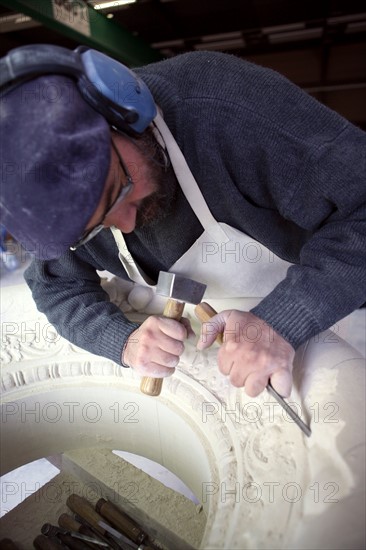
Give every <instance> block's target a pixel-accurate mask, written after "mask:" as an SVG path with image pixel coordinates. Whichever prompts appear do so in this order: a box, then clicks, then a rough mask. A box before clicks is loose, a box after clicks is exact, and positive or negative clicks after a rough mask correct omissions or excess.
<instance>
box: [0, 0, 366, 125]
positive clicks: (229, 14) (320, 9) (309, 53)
mask: <svg viewBox="0 0 366 550" xmlns="http://www.w3.org/2000/svg"><path fill="white" fill-rule="evenodd" d="M0 33H1V40H0V55H4V54H5V53H6V52H7V51H8V50H9V49H11V48H14V47H17V46H21V45H23V44H32V43H53V44H59V45H61V46H65V47H69V48H73V47H76V46H77V45H78V44H81V43H83V44H86V45H89V46H91V47H95V48H97V49H100V50H102V51H104V52H105V53H107V54H109V55H112V56H114V57H116V58H117V59H119V60H121V61H122V62H124V63H126V64H127V65H130V66H137V65H142V64H145V63H148V62H151V61H154V60H158V59H159V58H163V57H171V56H174V55H177V54H180V53H183V52H187V51H194V50H217V51H224V52H229V53H232V54H235V55H237V56H240V57H243V58H245V59H248V60H250V61H254V62H256V63H259V64H261V65H264V66H266V67H271V68H273V69H275V70H277V71H279V72H280V73H282V74H284V75H285V76H287V77H288V78H289V79H290V80H292V81H293V82H295V83H296V84H298V85H299V86H301V87H302V88H304V89H305V90H307V91H308V92H309V93H310V94H312V95H314V96H315V97H316V98H318V99H319V100H320V101H322V102H323V103H325V104H327V105H328V106H330V107H331V108H333V109H334V110H336V111H338V112H339V113H341V114H342V115H343V116H345V117H346V118H348V119H349V120H351V121H352V122H354V123H355V124H357V125H359V126H361V127H362V128H365V129H366V4H365V2H364V1H363V0H323V1H322V0H321V1H319V0H296V1H294V0H225V1H223V0H121V1H118V0H114V1H102V0H87V1H83V0H42V1H40V0H38V1H34V0H0Z"/></svg>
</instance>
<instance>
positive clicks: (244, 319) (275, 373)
mask: <svg viewBox="0 0 366 550" xmlns="http://www.w3.org/2000/svg"><path fill="white" fill-rule="evenodd" d="M220 333H223V344H222V345H221V347H220V349H219V352H218V364H219V370H220V371H221V372H222V373H223V374H225V375H226V376H229V379H230V382H231V383H232V384H233V386H236V387H242V386H245V391H246V393H247V394H248V395H249V396H250V397H256V396H257V395H259V394H260V393H261V392H262V391H263V390H264V389H265V387H266V386H267V384H268V382H269V380H271V384H272V386H273V387H274V389H275V390H276V391H277V392H278V393H279V394H280V395H282V396H283V397H288V396H289V395H290V393H291V386H292V361H293V358H294V355H295V350H294V348H293V347H292V346H291V345H290V344H289V343H288V342H287V341H286V340H284V339H283V338H282V336H280V335H279V334H278V333H277V332H275V331H274V329H273V328H272V327H270V326H269V325H267V323H266V322H265V321H263V320H262V319H259V318H258V317H256V316H255V315H253V314H252V313H248V312H243V311H237V310H227V311H222V312H221V313H218V314H217V315H215V316H214V317H212V318H211V319H210V321H208V322H206V323H203V325H202V330H201V337H200V340H199V342H198V344H197V348H198V349H200V350H202V349H205V348H207V347H209V346H210V345H211V344H212V343H213V342H214V340H215V338H216V336H217V335H218V334H220Z"/></svg>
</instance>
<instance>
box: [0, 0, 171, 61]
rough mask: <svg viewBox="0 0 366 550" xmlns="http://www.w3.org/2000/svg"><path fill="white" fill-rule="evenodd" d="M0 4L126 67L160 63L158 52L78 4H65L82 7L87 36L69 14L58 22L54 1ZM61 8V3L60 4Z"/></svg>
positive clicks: (78, 0)
mask: <svg viewBox="0 0 366 550" xmlns="http://www.w3.org/2000/svg"><path fill="white" fill-rule="evenodd" d="M0 4H2V5H3V6H5V7H6V8H9V9H10V10H12V11H19V12H20V13H23V14H25V15H28V16H29V17H32V19H36V20H37V21H40V22H41V23H42V24H43V25H44V26H45V27H48V28H50V29H53V30H55V31H57V32H59V33H60V34H63V35H65V36H67V37H69V38H71V39H72V40H75V41H76V42H78V43H79V44H84V45H86V46H89V47H91V48H95V49H98V50H101V51H103V52H104V53H106V54H107V55H110V56H111V57H114V58H115V59H118V60H119V61H122V63H125V64H126V65H128V66H130V67H137V66H140V65H144V64H146V63H151V62H154V61H158V60H159V59H161V55H160V54H159V52H157V51H156V50H154V49H153V48H151V47H150V46H149V45H148V44H147V43H146V42H144V41H143V40H141V39H139V38H136V37H135V36H133V35H132V34H131V33H130V32H128V31H127V30H126V29H124V28H123V27H121V26H120V25H119V24H117V23H115V22H114V21H113V20H112V19H107V18H106V17H105V16H104V15H102V14H101V13H99V12H98V11H96V10H94V9H93V8H91V7H90V6H88V5H86V4H85V3H84V2H83V1H82V0H73V1H72V2H70V3H69V5H70V6H71V7H72V6H73V5H74V6H75V8H78V7H80V8H81V7H83V8H84V9H85V10H86V11H85V12H84V14H85V17H83V19H84V21H85V22H86V23H87V21H89V23H88V25H87V26H89V28H90V35H88V34H84V32H81V31H80V29H78V28H76V26H75V25H74V27H73V26H70V24H71V25H72V24H73V19H72V18H73V13H72V10H71V11H70V16H69V19H68V23H69V24H65V23H64V22H63V21H62V17H61V11H62V7H61V6H60V5H59V4H60V2H58V1H57V0H0ZM61 4H62V2H61Z"/></svg>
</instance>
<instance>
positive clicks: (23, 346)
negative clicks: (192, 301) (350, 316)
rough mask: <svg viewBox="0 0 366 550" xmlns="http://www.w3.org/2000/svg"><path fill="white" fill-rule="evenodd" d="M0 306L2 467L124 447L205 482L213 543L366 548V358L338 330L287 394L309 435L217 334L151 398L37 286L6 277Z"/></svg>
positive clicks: (188, 353)
mask: <svg viewBox="0 0 366 550" xmlns="http://www.w3.org/2000/svg"><path fill="white" fill-rule="evenodd" d="M109 287H110V288H109V290H110V291H111V294H112V295H113V301H115V302H116V303H117V302H118V303H119V305H121V307H123V306H122V304H125V307H127V306H126V303H129V302H128V295H127V300H126V296H125V295H124V296H121V295H120V294H119V293H118V291H116V288H117V287H118V285H117V284H116V285H115V286H113V282H112V283H110V284H109ZM111 289H112V290H111ZM117 290H118V289H117ZM127 290H128V292H129V291H130V290H131V289H130V288H128V289H127ZM123 291H124V292H125V293H126V292H127V291H126V288H125V287H124V288H123ZM113 293H114V294H113ZM129 307H130V305H129ZM127 309H128V308H127ZM1 311H2V336H1V337H2V347H1V365H2V370H1V387H2V394H3V398H2V434H3V435H2V437H3V439H2V441H3V445H2V451H1V452H2V457H1V465H2V468H3V473H5V472H7V471H11V470H13V469H14V468H16V467H18V466H20V465H22V464H26V463H28V462H30V461H32V460H36V459H38V458H41V457H45V456H49V455H53V454H58V453H62V452H64V451H67V450H71V449H80V448H89V447H100V448H109V449H123V450H125V451H130V452H132V453H136V454H140V455H142V456H145V457H147V458H150V459H152V460H155V461H156V462H159V463H160V464H162V465H163V466H165V467H166V468H168V469H169V470H171V471H172V472H174V473H175V474H176V475H178V477H180V478H181V479H182V480H183V481H184V482H185V483H186V485H188V487H189V488H190V489H191V490H192V491H193V492H194V493H195V495H196V496H197V498H198V499H199V500H200V501H201V503H202V506H203V507H204V509H205V512H206V514H207V525H206V530H205V534H204V536H203V539H202V542H201V546H200V547H201V548H212V549H213V548H217V549H224V548H225V549H230V550H233V549H235V548H237V549H244V548H248V549H250V548H278V549H280V548H295V547H296V548H303V547H304V548H305V547H317V548H322V547H332V541H333V542H334V544H335V545H336V546H333V547H349V548H351V547H357V546H352V542H355V541H357V539H358V538H359V537H360V536H361V535H362V531H363V523H364V516H363V510H362V502H363V501H364V498H363V496H362V489H364V487H362V486H360V480H361V477H362V469H363V462H362V450H363V449H364V444H365V429H364V418H365V415H364V414H363V413H362V411H361V410H360V408H361V407H362V405H363V404H364V387H365V386H364V372H365V365H364V359H363V358H362V357H361V356H360V355H359V354H358V353H357V352H356V351H355V350H354V349H353V348H351V347H350V346H348V345H347V344H346V343H345V342H344V341H343V340H341V339H340V338H339V337H335V335H334V334H332V333H330V332H329V331H328V332H326V333H323V334H322V335H320V336H319V337H318V338H317V340H316V341H315V340H314V341H312V342H309V343H308V344H307V345H304V346H302V347H301V348H300V349H299V350H298V351H297V354H296V358H295V365H294V389H293V392H292V395H291V398H289V399H288V401H289V402H290V403H292V406H293V407H294V408H295V409H296V411H297V412H298V413H299V414H300V416H301V417H302V418H303V419H304V421H305V422H306V423H307V424H310V425H311V429H312V435H311V436H310V438H306V437H305V436H304V434H303V433H302V432H301V431H300V429H299V428H298V426H296V425H295V424H294V422H293V421H292V420H291V419H290V418H289V417H288V415H287V414H286V413H285V411H283V410H282V409H281V407H280V406H279V405H278V404H277V403H276V402H275V401H274V400H273V398H272V397H271V396H270V395H269V394H268V393H267V392H264V393H263V394H261V395H260V396H259V397H258V398H255V399H253V398H249V397H248V396H247V395H246V394H245V391H244V390H243V389H237V388H234V387H233V386H231V385H230V383H229V381H228V379H227V378H225V377H224V376H223V375H221V373H220V372H219V370H218V367H217V349H218V348H217V347H216V346H215V345H214V346H212V348H210V349H209V350H206V351H205V352H197V350H196V347H195V343H194V342H188V343H187V345H186V350H185V352H184V354H183V356H182V360H181V362H180V364H179V367H178V369H177V370H176V372H175V373H174V375H173V376H171V377H169V378H167V379H165V380H164V384H163V391H162V393H161V396H160V397H159V398H152V397H147V396H145V395H142V394H141V393H140V392H139V383H140V379H139V377H138V376H137V375H136V374H135V373H134V372H133V371H132V370H130V369H124V368H122V367H120V366H119V365H116V364H114V363H113V362H111V361H109V360H107V359H104V358H102V357H97V356H94V355H92V354H90V353H88V352H86V351H84V350H81V349H80V348H78V347H76V346H74V345H72V344H70V343H69V342H67V341H66V340H65V339H63V338H62V337H60V336H59V335H58V334H57V332H56V331H55V329H54V328H53V327H52V326H51V325H50V324H49V323H48V321H47V319H46V318H45V317H44V316H43V315H42V314H40V313H39V312H38V311H37V309H36V307H35V305H34V304H33V301H32V298H31V295H30V292H29V291H28V289H27V288H26V286H25V285H19V286H17V287H6V288H4V289H2V301H1ZM130 311H131V310H130ZM355 487H357V488H358V491H357V492H356V491H354V489H355ZM360 489H361V491H360ZM340 517H342V518H343V519H342V521H339V518H340ZM347 518H352V521H351V520H349V521H348V523H347ZM361 518H362V519H361ZM347 525H349V526H352V529H351V527H347ZM330 539H331V540H330ZM327 544H328V546H327ZM302 545H303V546H302ZM311 545H312V546H311Z"/></svg>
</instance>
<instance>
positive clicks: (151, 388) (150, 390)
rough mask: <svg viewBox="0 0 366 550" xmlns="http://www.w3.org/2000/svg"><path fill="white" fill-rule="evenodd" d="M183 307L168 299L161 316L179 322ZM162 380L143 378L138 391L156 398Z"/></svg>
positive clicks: (179, 303) (161, 385)
mask: <svg viewBox="0 0 366 550" xmlns="http://www.w3.org/2000/svg"><path fill="white" fill-rule="evenodd" d="M184 306H185V303H184V302H178V301H177V300H173V299H172V298H169V299H168V301H167V303H166V304H165V308H164V312H163V315H164V317H168V318H169V319H175V320H176V321H180V320H181V318H182V315H183V310H184ZM163 380H164V379H163V378H151V377H150V376H144V377H143V378H142V380H141V384H140V390H141V391H142V393H145V394H146V395H150V396H152V397H157V396H158V395H160V393H161V388H162V387H163Z"/></svg>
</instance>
